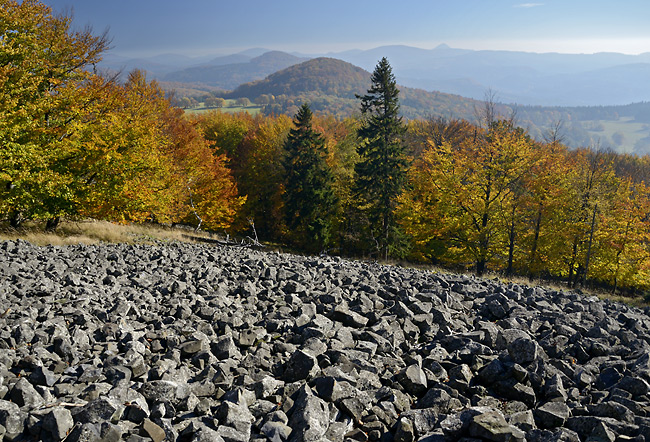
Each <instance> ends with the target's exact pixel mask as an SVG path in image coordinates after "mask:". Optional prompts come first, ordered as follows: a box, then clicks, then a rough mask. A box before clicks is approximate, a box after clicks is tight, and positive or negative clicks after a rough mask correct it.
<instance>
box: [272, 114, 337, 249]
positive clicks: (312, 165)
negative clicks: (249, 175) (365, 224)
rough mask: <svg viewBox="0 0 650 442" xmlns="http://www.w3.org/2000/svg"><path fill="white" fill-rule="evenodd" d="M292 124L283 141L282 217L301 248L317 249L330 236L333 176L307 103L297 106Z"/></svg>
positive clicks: (333, 198)
mask: <svg viewBox="0 0 650 442" xmlns="http://www.w3.org/2000/svg"><path fill="white" fill-rule="evenodd" d="M293 124H294V125H295V128H293V129H291V130H290V131H289V135H288V136H287V141H286V143H285V144H284V149H285V157H284V169H285V172H286V181H285V193H284V208H285V219H286V223H287V227H288V228H289V229H291V230H292V231H291V232H290V233H289V235H290V237H293V238H294V241H295V242H296V243H297V244H298V245H299V246H301V247H302V248H304V249H305V250H308V251H312V252H317V251H319V250H322V249H323V247H324V246H325V245H327V244H328V243H329V240H330V224H331V217H332V214H333V213H334V205H335V202H336V198H335V196H334V191H333V189H332V184H333V180H334V178H333V175H332V172H331V170H330V169H329V166H328V165H327V163H326V162H325V158H326V155H327V152H326V150H325V138H324V137H323V135H322V134H320V133H318V132H316V131H315V130H314V129H313V127H312V112H311V109H310V108H309V105H308V104H303V105H302V106H301V107H300V109H299V110H298V113H297V114H296V115H295V117H294V120H293Z"/></svg>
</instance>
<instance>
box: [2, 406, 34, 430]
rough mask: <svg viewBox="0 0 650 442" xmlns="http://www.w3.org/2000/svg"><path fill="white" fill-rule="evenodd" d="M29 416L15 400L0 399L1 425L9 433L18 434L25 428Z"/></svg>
mask: <svg viewBox="0 0 650 442" xmlns="http://www.w3.org/2000/svg"><path fill="white" fill-rule="evenodd" d="M26 418H27V416H26V415H25V413H23V412H22V411H20V408H19V407H18V405H16V404H15V403H13V402H9V401H5V400H2V399H0V425H1V426H2V427H3V428H4V429H5V431H6V433H7V434H12V435H17V434H20V433H22V432H23V429H24V428H25V419H26Z"/></svg>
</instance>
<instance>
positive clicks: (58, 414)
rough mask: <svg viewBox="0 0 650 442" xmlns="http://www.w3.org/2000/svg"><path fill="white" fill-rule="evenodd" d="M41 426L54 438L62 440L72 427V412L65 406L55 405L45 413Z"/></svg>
mask: <svg viewBox="0 0 650 442" xmlns="http://www.w3.org/2000/svg"><path fill="white" fill-rule="evenodd" d="M42 426H43V431H45V432H47V433H48V434H49V435H50V436H51V437H52V438H53V439H54V440H63V439H65V437H66V436H67V435H68V433H69V432H70V430H72V427H74V420H73V419H72V413H70V410H68V409H66V408H63V407H55V408H53V409H52V410H50V412H49V413H47V414H46V415H45V417H44V418H43V424H42Z"/></svg>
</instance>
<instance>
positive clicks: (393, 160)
mask: <svg viewBox="0 0 650 442" xmlns="http://www.w3.org/2000/svg"><path fill="white" fill-rule="evenodd" d="M371 81H372V85H371V87H370V89H368V91H367V93H366V95H363V96H359V95H357V98H359V99H360V100H361V114H362V117H363V122H362V126H361V128H360V129H359V137H360V139H361V143H360V145H359V147H358V152H359V156H360V161H359V162H358V163H357V165H356V167H355V172H356V182H355V191H356V194H357V195H358V197H359V199H360V209H361V211H362V212H363V213H365V215H366V216H367V218H368V224H369V232H368V233H369V234H370V235H371V236H372V238H373V239H374V240H375V242H376V247H377V251H378V252H379V253H380V255H381V256H382V257H383V258H384V259H386V258H388V256H389V255H395V254H399V243H400V236H401V235H400V232H399V229H398V226H397V224H396V222H395V209H396V207H397V200H398V197H399V195H400V194H401V193H402V190H403V188H404V185H405V183H406V169H407V165H408V162H407V159H406V155H405V151H404V144H403V142H402V139H401V138H402V134H403V133H404V132H405V126H404V124H403V122H402V118H401V117H400V116H399V99H398V95H399V89H397V83H396V81H395V76H394V75H393V72H392V68H391V67H390V64H389V63H388V60H387V59H386V58H385V57H384V58H382V59H381V61H380V62H379V63H378V64H377V67H376V68H375V70H374V72H373V73H372V76H371Z"/></svg>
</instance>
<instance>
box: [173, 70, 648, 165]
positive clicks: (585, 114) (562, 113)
mask: <svg viewBox="0 0 650 442" xmlns="http://www.w3.org/2000/svg"><path fill="white" fill-rule="evenodd" d="M368 79H369V73H368V72H366V71H365V70H362V69H360V68H358V67H356V66H354V65H351V64H349V63H346V62H343V61H341V60H337V59H333V58H316V59H312V60H308V61H305V62H302V63H299V64H295V65H292V66H290V67H288V68H286V69H283V70H280V71H278V72H275V73H273V74H271V75H269V76H268V77H266V78H265V79H263V80H257V81H254V82H250V83H245V84H242V85H239V86H238V87H237V88H236V89H235V90H234V91H232V92H223V93H221V92H218V91H213V92H212V93H211V95H213V96H214V95H216V96H222V97H228V98H242V97H245V98H248V99H250V100H251V101H253V102H255V103H258V104H260V105H262V106H265V110H264V111H265V113H266V114H272V113H284V114H286V115H293V114H295V113H296V112H297V110H298V108H299V107H300V105H301V104H302V103H305V102H308V103H310V105H311V107H312V109H314V110H316V111H320V112H324V113H328V114H332V115H336V116H338V117H348V116H352V115H354V114H355V113H356V112H357V111H358V104H357V103H356V101H355V94H361V93H363V91H364V90H365V89H366V88H367V87H368V85H369V80H368ZM163 85H164V86H165V87H166V88H167V89H174V90H175V91H176V93H177V94H178V95H179V96H182V95H183V94H184V93H183V92H182V90H181V89H179V86H180V85H179V84H178V83H176V84H175V85H170V84H165V83H164V84H163ZM194 87H196V86H194ZM199 87H202V88H203V89H204V90H205V86H199ZM400 90H401V92H402V107H401V112H402V115H403V116H404V117H406V118H409V119H422V118H430V117H434V118H435V117H444V118H450V119H454V118H460V119H464V120H468V121H472V122H478V120H477V117H478V113H477V110H478V109H479V108H480V107H481V103H482V101H481V100H474V99H470V98H465V97H461V96H459V95H453V94H447V93H442V92H428V91H425V90H422V89H413V88H408V87H404V86H400ZM485 93H486V94H487V95H489V94H490V91H485ZM186 94H188V95H190V96H192V97H193V99H195V100H198V101H203V100H205V98H207V97H209V96H210V93H208V92H201V91H194V92H188V93H186ZM498 98H499V97H496V96H491V97H490V99H491V100H492V101H495V106H496V108H497V111H498V112H499V114H500V115H503V116H509V117H510V116H512V117H514V118H515V119H516V121H517V123H518V125H520V126H522V127H524V128H526V129H527V130H528V132H529V133H530V135H531V136H532V137H533V138H535V139H536V140H539V141H543V140H545V139H546V138H548V137H549V136H550V134H551V133H554V132H557V131H558V130H559V132H560V134H561V137H562V140H563V142H564V143H566V144H567V145H568V146H570V147H574V148H578V147H587V146H589V147H598V148H611V149H613V150H616V151H619V152H625V153H636V154H645V153H647V152H650V125H649V124H648V119H649V117H648V115H650V103H636V104H630V105H626V106H591V107H559V106H558V107H541V106H519V105H516V104H508V105H506V104H502V103H498V102H497V101H498Z"/></svg>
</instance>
